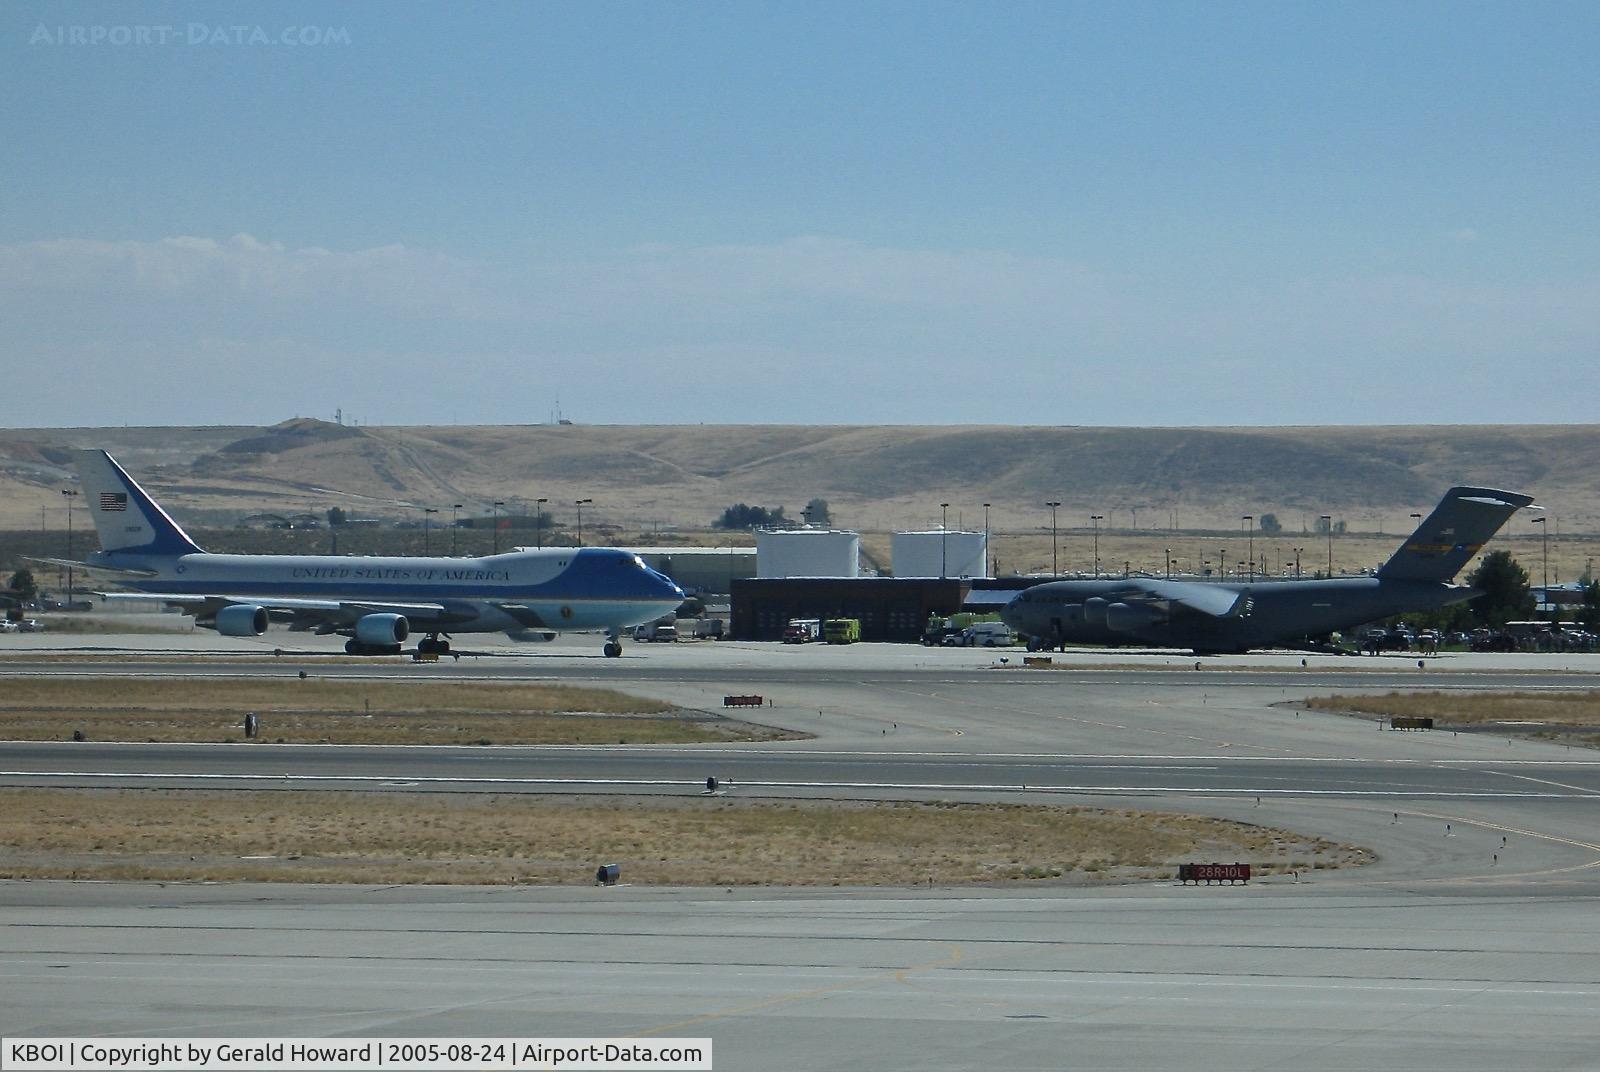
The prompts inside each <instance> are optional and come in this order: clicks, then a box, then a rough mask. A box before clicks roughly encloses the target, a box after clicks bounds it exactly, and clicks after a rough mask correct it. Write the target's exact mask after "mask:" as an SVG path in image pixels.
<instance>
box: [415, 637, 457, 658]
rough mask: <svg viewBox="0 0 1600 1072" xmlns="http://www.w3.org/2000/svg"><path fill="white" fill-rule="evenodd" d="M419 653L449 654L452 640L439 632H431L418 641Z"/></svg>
mask: <svg viewBox="0 0 1600 1072" xmlns="http://www.w3.org/2000/svg"><path fill="white" fill-rule="evenodd" d="M417 653H418V654H419V655H449V654H450V642H449V641H448V640H445V639H444V638H443V637H441V636H440V635H439V634H438V633H429V634H428V635H427V636H425V637H423V638H422V639H421V640H419V641H417Z"/></svg>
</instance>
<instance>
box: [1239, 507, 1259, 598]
mask: <svg viewBox="0 0 1600 1072" xmlns="http://www.w3.org/2000/svg"><path fill="white" fill-rule="evenodd" d="M1239 520H1240V521H1247V522H1249V523H1250V580H1251V582H1252V583H1253V582H1254V581H1255V579H1256V516H1255V515H1254V514H1245V515H1244V516H1243V517H1241V518H1240V519H1239Z"/></svg>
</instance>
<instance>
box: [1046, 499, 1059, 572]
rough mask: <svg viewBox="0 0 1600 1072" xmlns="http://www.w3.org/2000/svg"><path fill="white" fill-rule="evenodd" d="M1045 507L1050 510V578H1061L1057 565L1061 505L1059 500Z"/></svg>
mask: <svg viewBox="0 0 1600 1072" xmlns="http://www.w3.org/2000/svg"><path fill="white" fill-rule="evenodd" d="M1045 505H1046V506H1048V507H1049V508H1050V576H1052V577H1059V576H1061V567H1060V566H1058V565H1057V564H1056V558H1057V555H1056V549H1057V547H1058V544H1057V543H1056V511H1057V510H1059V509H1060V508H1061V503H1060V501H1059V500H1058V501H1055V502H1047V503H1045Z"/></svg>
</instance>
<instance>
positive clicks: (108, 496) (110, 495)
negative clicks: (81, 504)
mask: <svg viewBox="0 0 1600 1072" xmlns="http://www.w3.org/2000/svg"><path fill="white" fill-rule="evenodd" d="M127 508H128V493H127V492H125V491H102V492H101V493H100V509H101V510H126V509H127Z"/></svg>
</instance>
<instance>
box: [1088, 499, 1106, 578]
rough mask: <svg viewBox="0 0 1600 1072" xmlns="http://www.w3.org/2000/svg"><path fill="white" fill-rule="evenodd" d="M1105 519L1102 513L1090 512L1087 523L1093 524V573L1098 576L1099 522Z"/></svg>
mask: <svg viewBox="0 0 1600 1072" xmlns="http://www.w3.org/2000/svg"><path fill="white" fill-rule="evenodd" d="M1105 519H1106V515H1104V514H1090V515H1089V524H1091V525H1093V526H1094V575H1095V578H1096V579H1097V580H1098V579H1099V577H1100V522H1102V521H1104V520H1105Z"/></svg>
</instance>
